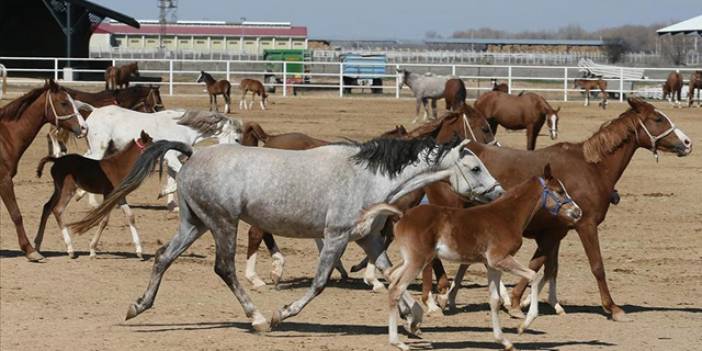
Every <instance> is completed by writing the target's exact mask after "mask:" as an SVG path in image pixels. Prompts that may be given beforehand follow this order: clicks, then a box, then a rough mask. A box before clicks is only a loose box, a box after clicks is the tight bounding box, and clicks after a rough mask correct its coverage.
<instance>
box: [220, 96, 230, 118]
mask: <svg viewBox="0 0 702 351" xmlns="http://www.w3.org/2000/svg"><path fill="white" fill-rule="evenodd" d="M222 98H223V99H224V113H229V112H230V109H229V104H230V103H231V98H230V97H229V94H227V93H224V94H222Z"/></svg>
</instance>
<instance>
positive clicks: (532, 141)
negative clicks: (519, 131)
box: [526, 124, 539, 151]
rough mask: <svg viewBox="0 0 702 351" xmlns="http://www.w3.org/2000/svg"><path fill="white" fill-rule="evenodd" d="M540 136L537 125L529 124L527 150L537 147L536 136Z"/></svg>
mask: <svg viewBox="0 0 702 351" xmlns="http://www.w3.org/2000/svg"><path fill="white" fill-rule="evenodd" d="M538 136H539V131H538V130H537V128H536V126H535V125H533V124H530V125H529V126H527V133H526V137H527V150H530V151H533V150H534V149H535V148H536V138H537V137H538Z"/></svg>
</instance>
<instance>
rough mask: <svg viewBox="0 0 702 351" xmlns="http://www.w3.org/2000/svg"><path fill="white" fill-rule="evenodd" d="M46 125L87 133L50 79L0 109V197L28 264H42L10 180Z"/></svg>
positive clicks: (70, 102) (72, 106) (69, 101)
mask: <svg viewBox="0 0 702 351" xmlns="http://www.w3.org/2000/svg"><path fill="white" fill-rule="evenodd" d="M46 123H50V124H53V125H56V126H57V127H62V128H66V129H68V130H70V131H72V132H73V133H74V134H76V135H77V136H79V137H83V136H84V135H85V134H86V133H87V127H86V126H85V121H84V120H83V117H81V116H80V114H79V113H78V110H77V108H76V105H75V103H74V102H73V99H72V98H71V96H70V95H68V93H66V91H65V90H63V88H62V87H60V86H59V85H58V84H56V83H55V82H54V81H53V79H50V80H49V81H47V82H46V83H45V84H44V87H42V88H37V89H33V90H31V91H29V92H28V93H26V94H24V95H22V96H20V97H19V98H17V99H15V100H13V101H12V102H10V103H9V104H7V105H6V106H3V107H0V145H1V146H0V197H2V202H3V203H4V204H5V206H6V207H7V211H8V212H9V213H10V218H11V219H12V222H13V223H14V225H15V230H16V231H17V240H18V241H19V247H20V249H21V250H22V252H24V254H25V256H26V257H27V259H28V260H29V261H31V262H38V261H43V260H44V257H43V256H42V255H41V254H40V253H39V252H38V251H36V250H35V249H34V248H33V247H32V244H30V243H29V239H27V233H26V232H25V231H24V223H23V221H22V213H21V212H20V209H19V206H18V205H17V200H16V198H15V189H14V187H15V186H14V183H13V182H12V178H13V177H14V176H15V174H17V164H18V163H19V160H20V158H21V157H22V154H24V152H25V151H26V150H27V148H28V147H29V145H30V144H31V143H32V141H33V140H34V138H35V137H36V135H37V133H38V132H39V130H40V129H41V127H42V126H43V125H44V124H46Z"/></svg>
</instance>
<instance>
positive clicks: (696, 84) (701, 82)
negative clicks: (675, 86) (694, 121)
mask: <svg viewBox="0 0 702 351" xmlns="http://www.w3.org/2000/svg"><path fill="white" fill-rule="evenodd" d="M689 86H690V89H689V90H688V92H687V99H688V104H687V106H688V107H692V100H693V99H694V98H695V91H697V107H700V106H702V100H700V91H701V90H702V71H695V72H692V74H691V75H690V82H689Z"/></svg>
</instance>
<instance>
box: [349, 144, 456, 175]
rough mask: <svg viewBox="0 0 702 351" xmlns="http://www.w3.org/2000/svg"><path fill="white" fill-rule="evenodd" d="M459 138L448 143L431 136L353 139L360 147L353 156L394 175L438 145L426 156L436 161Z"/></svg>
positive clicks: (367, 166) (376, 170)
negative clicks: (362, 141)
mask: <svg viewBox="0 0 702 351" xmlns="http://www.w3.org/2000/svg"><path fill="white" fill-rule="evenodd" d="M459 142H460V139H459V138H455V137H454V138H453V139H452V140H451V141H450V142H448V143H446V144H437V142H436V140H435V139H434V138H431V137H426V138H415V139H410V140H402V139H388V138H377V139H372V140H370V141H367V142H365V143H357V142H352V145H355V146H357V147H359V148H360V150H359V151H358V153H356V154H355V155H353V156H352V157H351V159H353V160H354V161H355V162H356V163H357V164H362V163H365V164H366V168H368V169H370V170H371V171H373V172H380V173H381V174H386V175H388V176H390V177H391V178H393V177H395V176H397V175H398V174H399V173H400V172H402V170H403V169H405V167H407V166H409V165H411V164H414V163H417V162H419V160H420V157H421V154H422V152H424V151H425V150H431V149H435V152H428V153H426V155H425V159H424V160H425V161H426V162H427V163H430V164H434V165H436V164H437V163H439V161H441V159H442V158H443V157H444V156H445V155H446V153H448V152H449V151H450V150H451V149H452V148H454V147H456V146H457V145H458V144H459Z"/></svg>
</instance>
